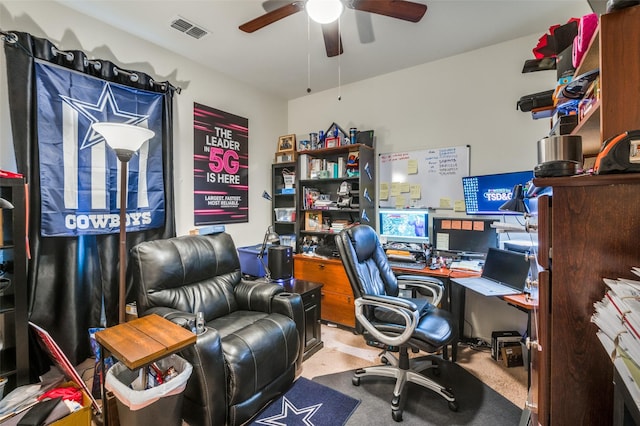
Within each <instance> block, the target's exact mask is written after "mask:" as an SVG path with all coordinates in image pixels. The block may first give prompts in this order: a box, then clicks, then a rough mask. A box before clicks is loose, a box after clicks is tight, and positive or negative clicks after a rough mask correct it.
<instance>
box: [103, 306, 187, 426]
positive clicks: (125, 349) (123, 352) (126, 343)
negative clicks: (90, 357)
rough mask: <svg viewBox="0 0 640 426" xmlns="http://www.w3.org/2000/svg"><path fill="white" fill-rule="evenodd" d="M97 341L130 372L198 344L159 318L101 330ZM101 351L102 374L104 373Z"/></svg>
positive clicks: (104, 379) (152, 316)
mask: <svg viewBox="0 0 640 426" xmlns="http://www.w3.org/2000/svg"><path fill="white" fill-rule="evenodd" d="M95 337H96V341H97V342H98V343H99V344H100V346H101V347H102V348H103V349H106V350H108V351H109V352H110V353H111V354H112V355H113V356H115V357H116V358H117V359H118V360H119V361H120V362H122V363H123V364H124V365H125V366H126V367H127V368H128V369H130V370H135V369H138V368H141V367H144V366H146V365H148V364H151V363H152V362H155V361H157V360H159V359H162V358H165V357H167V356H169V355H171V354H174V353H176V352H178V351H180V350H182V349H184V348H186V347H188V346H191V345H193V344H194V343H195V342H196V335H195V334H193V333H192V332H190V331H189V330H187V329H184V328H182V327H180V326H179V325H177V324H174V323H173V322H171V321H169V320H167V319H164V318H162V317H161V316H159V315H155V314H152V315H148V316H145V317H141V318H137V319H135V320H133V321H129V322H125V323H122V324H118V325H116V326H113V327H109V328H107V329H105V330H101V331H98V332H97V333H96V335H95ZM105 358H106V354H105V352H104V350H103V351H102V357H101V362H102V371H103V372H104V371H105V365H104V359H105ZM105 381H106V374H104V373H103V378H102V405H103V409H102V413H103V416H104V418H103V424H104V425H105V426H108V425H109V423H108V418H107V417H108V415H107V413H108V411H109V410H107V407H106V406H105V405H106V401H107V398H106V391H105V387H104V385H105Z"/></svg>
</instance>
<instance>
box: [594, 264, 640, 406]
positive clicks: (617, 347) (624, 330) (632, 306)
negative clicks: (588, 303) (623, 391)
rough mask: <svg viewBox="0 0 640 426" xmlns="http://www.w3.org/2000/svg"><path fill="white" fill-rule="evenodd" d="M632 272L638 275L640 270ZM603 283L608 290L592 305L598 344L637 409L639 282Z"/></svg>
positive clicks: (639, 381) (639, 398) (639, 402)
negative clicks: (604, 351)
mask: <svg viewBox="0 0 640 426" xmlns="http://www.w3.org/2000/svg"><path fill="white" fill-rule="evenodd" d="M631 272H633V273H634V274H636V275H638V276H640V268H637V267H634V268H632V270H631ZM604 282H605V284H606V285H607V287H608V290H607V292H606V294H605V296H604V298H603V299H602V300H601V301H599V302H596V303H594V307H595V313H594V314H593V316H592V317H591V322H593V323H595V324H596V325H597V326H598V328H599V329H600V330H599V331H598V339H599V340H600V343H602V346H604V349H605V350H606V351H607V353H608V354H609V355H610V356H611V359H612V360H613V363H614V365H615V367H616V369H617V370H618V372H619V373H620V377H622V380H623V381H624V382H625V385H626V387H627V388H628V389H629V392H630V394H631V396H632V397H633V399H634V401H635V402H636V405H638V406H639V407H640V386H639V384H640V281H636V280H631V279H626V278H618V279H617V280H613V279H609V278H604Z"/></svg>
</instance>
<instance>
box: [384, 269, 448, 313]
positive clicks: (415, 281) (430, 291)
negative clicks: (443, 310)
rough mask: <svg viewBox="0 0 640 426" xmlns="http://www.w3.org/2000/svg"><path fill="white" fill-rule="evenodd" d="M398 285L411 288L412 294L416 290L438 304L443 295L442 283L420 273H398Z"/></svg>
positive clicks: (435, 304)
mask: <svg viewBox="0 0 640 426" xmlns="http://www.w3.org/2000/svg"><path fill="white" fill-rule="evenodd" d="M396 279H397V280H398V286H400V288H407V289H409V290H411V292H412V294H414V293H415V290H417V291H418V292H419V293H420V294H423V295H425V296H430V297H432V298H433V300H432V301H431V304H432V305H434V306H438V305H439V304H440V301H441V300H442V297H443V295H444V284H443V283H442V281H441V280H439V279H438V278H435V277H425V276H421V275H398V276H397V277H396Z"/></svg>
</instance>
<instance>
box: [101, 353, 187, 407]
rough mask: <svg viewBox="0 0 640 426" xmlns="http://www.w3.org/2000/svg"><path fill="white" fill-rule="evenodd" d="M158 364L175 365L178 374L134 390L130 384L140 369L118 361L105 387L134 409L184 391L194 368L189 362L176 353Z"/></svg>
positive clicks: (111, 370) (110, 372) (164, 365)
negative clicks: (158, 382) (158, 383)
mask: <svg viewBox="0 0 640 426" xmlns="http://www.w3.org/2000/svg"><path fill="white" fill-rule="evenodd" d="M156 364H157V365H158V366H159V367H160V369H162V370H166V369H168V368H169V367H171V366H173V367H174V368H175V369H176V371H177V372H178V375H177V376H176V377H174V378H173V379H171V380H169V381H168V382H165V383H163V384H161V385H158V386H155V387H152V388H149V389H145V390H133V389H131V388H130V387H129V385H130V384H131V383H132V382H133V381H134V380H135V379H136V378H137V377H138V374H139V370H136V371H131V370H129V369H128V368H127V367H126V366H125V365H124V364H123V363H121V362H118V363H116V364H114V365H113V367H111V368H110V369H109V370H108V371H107V379H106V381H105V388H106V389H107V390H109V391H111V392H113V394H114V395H115V396H116V398H118V400H119V401H120V402H122V403H123V404H124V405H126V406H127V407H128V408H129V409H130V410H132V411H136V410H140V409H142V408H144V407H147V406H149V405H151V404H153V403H154V402H156V401H158V400H159V399H160V398H162V397H165V396H171V395H177V394H179V393H181V392H182V391H184V389H185V387H186V386H187V380H189V377H190V376H191V371H192V370H193V366H192V365H191V364H190V363H189V362H187V361H186V360H185V359H183V358H181V357H179V356H178V355H175V354H174V355H170V356H168V357H166V358H163V359H161V360H159V361H158V362H157V363H156Z"/></svg>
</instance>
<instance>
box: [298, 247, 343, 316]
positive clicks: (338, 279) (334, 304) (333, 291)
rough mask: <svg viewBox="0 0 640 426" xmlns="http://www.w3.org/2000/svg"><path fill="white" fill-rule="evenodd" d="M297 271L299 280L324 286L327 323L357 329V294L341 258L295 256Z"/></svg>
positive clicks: (322, 293)
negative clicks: (352, 288)
mask: <svg viewBox="0 0 640 426" xmlns="http://www.w3.org/2000/svg"><path fill="white" fill-rule="evenodd" d="M293 271H294V277H295V278H296V279H299V280H306V281H314V282H318V283H322V284H324V285H323V287H322V290H321V295H322V301H321V305H322V309H321V314H322V319H323V320H324V321H327V322H332V323H336V324H340V325H344V326H347V327H351V328H355V326H356V318H355V307H354V304H353V291H352V290H351V285H350V284H349V279H348V278H347V274H346V273H345V271H344V267H343V266H342V262H341V261H340V260H339V259H319V258H312V257H307V256H303V255H295V256H294V267H293Z"/></svg>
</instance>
